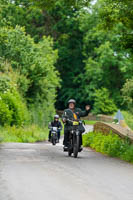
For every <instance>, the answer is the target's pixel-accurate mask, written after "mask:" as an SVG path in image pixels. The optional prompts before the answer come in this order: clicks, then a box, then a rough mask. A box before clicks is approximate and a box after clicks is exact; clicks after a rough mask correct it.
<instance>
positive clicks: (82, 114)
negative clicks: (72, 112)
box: [79, 109, 90, 117]
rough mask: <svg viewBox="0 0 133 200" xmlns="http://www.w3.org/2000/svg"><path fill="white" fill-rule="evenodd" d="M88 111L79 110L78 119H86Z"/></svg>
mask: <svg viewBox="0 0 133 200" xmlns="http://www.w3.org/2000/svg"><path fill="white" fill-rule="evenodd" d="M89 112H90V111H89V110H84V111H83V110H81V109H79V115H80V117H86V116H87V115H88V114H89Z"/></svg>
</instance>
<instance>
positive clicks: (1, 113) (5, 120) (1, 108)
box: [0, 99, 12, 126]
mask: <svg viewBox="0 0 133 200" xmlns="http://www.w3.org/2000/svg"><path fill="white" fill-rule="evenodd" d="M11 122H12V112H11V111H10V110H9V107H8V105H7V104H5V103H4V102H3V101H2V99H0V124H1V125H2V126H4V125H6V124H8V125H10V124H11Z"/></svg>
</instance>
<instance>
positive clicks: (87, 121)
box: [84, 120, 98, 125]
mask: <svg viewBox="0 0 133 200" xmlns="http://www.w3.org/2000/svg"><path fill="white" fill-rule="evenodd" d="M84 121H85V125H94V124H95V123H96V122H98V121H90V120H84Z"/></svg>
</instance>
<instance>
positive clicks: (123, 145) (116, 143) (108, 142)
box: [83, 132, 133, 162]
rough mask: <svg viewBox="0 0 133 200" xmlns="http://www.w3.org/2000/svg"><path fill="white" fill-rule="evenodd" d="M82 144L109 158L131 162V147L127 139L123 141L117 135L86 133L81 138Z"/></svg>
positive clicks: (132, 155) (132, 158)
mask: <svg viewBox="0 0 133 200" xmlns="http://www.w3.org/2000/svg"><path fill="white" fill-rule="evenodd" d="M83 144H84V146H85V147H92V148H93V149H95V150H96V151H98V152H101V153H104V154H107V155H109V156H112V157H119V158H121V159H123V160H126V161H129V162H133V145H132V144H130V141H129V140H128V139H125V140H123V139H121V138H120V137H119V136H118V135H114V134H111V133H110V134H107V135H103V134H102V133H95V132H92V133H88V134H86V135H84V137H83Z"/></svg>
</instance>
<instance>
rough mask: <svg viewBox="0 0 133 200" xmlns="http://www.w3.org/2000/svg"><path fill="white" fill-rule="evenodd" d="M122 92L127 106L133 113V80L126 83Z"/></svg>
mask: <svg viewBox="0 0 133 200" xmlns="http://www.w3.org/2000/svg"><path fill="white" fill-rule="evenodd" d="M121 91H122V95H123V99H124V103H125V105H127V107H128V109H129V110H130V112H132V113H133V78H132V79H130V80H127V81H126V83H125V84H124V86H123V88H122V90H121Z"/></svg>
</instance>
